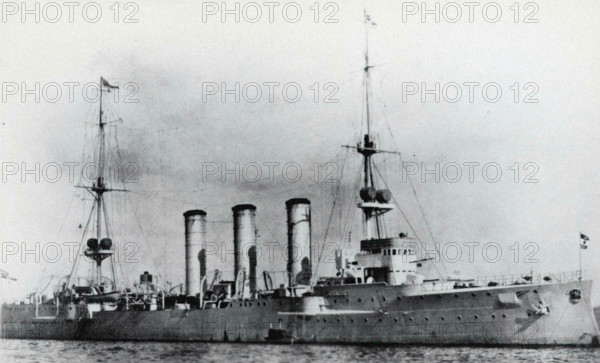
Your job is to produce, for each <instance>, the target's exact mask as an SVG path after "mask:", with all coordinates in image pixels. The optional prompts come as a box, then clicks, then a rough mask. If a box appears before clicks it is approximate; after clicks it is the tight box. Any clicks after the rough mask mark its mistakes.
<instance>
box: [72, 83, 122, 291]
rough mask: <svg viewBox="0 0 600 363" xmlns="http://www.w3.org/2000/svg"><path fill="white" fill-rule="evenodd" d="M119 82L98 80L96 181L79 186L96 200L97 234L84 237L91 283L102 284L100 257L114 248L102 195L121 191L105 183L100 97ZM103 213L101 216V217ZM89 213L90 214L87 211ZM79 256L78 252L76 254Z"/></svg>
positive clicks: (102, 113)
mask: <svg viewBox="0 0 600 363" xmlns="http://www.w3.org/2000/svg"><path fill="white" fill-rule="evenodd" d="M116 88H118V86H113V85H111V84H110V83H108V81H106V80H105V79H104V78H103V77H100V83H99V95H100V109H99V112H98V133H99V134H98V135H99V137H98V139H99V143H98V156H97V160H96V163H97V164H96V166H97V168H96V170H97V171H96V176H95V179H94V180H95V181H94V183H93V184H92V185H91V186H80V187H82V188H85V189H86V190H87V191H88V192H90V194H92V196H93V197H94V200H95V204H94V207H93V208H92V213H93V212H94V209H95V213H96V238H89V239H88V240H87V248H86V249H85V250H84V255H85V256H86V257H88V258H90V259H92V260H93V261H94V262H95V263H96V266H95V269H92V285H95V286H97V287H103V280H102V278H103V277H102V261H104V260H105V259H107V258H109V257H110V258H112V256H113V253H114V250H113V249H112V240H111V239H110V238H109V237H110V231H109V229H108V217H107V211H106V203H105V202H104V195H105V193H107V192H111V191H124V190H120V189H112V188H108V187H107V185H106V183H105V169H106V165H105V164H106V157H105V154H106V135H105V126H106V125H107V124H108V123H110V122H106V121H105V120H104V117H103V116H104V110H103V109H102V101H103V94H104V93H105V92H109V93H110V90H111V89H116ZM103 216H104V218H103ZM90 217H91V215H90ZM102 223H104V225H105V227H106V228H105V230H104V231H103V228H102ZM83 233H84V236H85V234H86V233H87V225H86V230H84V232H83ZM79 257H80V256H78V258H79ZM76 265H77V261H75V263H74V265H73V269H72V271H71V275H70V276H69V281H68V283H67V287H68V286H70V285H71V283H72V281H73V278H74V272H75V268H76ZM111 274H112V283H113V285H114V286H113V287H116V285H117V281H116V278H117V276H116V272H115V261H112V271H111Z"/></svg>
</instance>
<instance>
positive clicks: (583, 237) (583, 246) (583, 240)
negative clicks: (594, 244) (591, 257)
mask: <svg viewBox="0 0 600 363" xmlns="http://www.w3.org/2000/svg"><path fill="white" fill-rule="evenodd" d="M579 238H581V244H580V245H579V246H580V247H581V249H582V250H585V249H587V248H588V246H587V241H589V240H590V238H589V237H588V236H586V235H585V234H583V233H581V232H579Z"/></svg>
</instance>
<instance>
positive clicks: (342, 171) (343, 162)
mask: <svg viewBox="0 0 600 363" xmlns="http://www.w3.org/2000/svg"><path fill="white" fill-rule="evenodd" d="M347 156H348V150H346V153H345V154H344V160H343V161H342V169H341V170H340V182H339V183H338V187H337V190H336V193H335V198H334V199H333V204H332V205H331V213H330V214H329V220H328V222H327V227H326V228H325V235H324V236H323V246H321V251H319V258H318V259H317V265H316V266H315V274H314V275H313V277H312V278H313V281H311V286H314V284H315V279H316V276H317V275H318V271H319V266H320V265H321V258H322V257H323V251H324V249H325V244H326V242H327V235H328V233H329V227H330V225H331V219H332V218H333V212H334V211H335V205H336V203H337V199H338V196H339V191H340V186H341V185H342V178H343V177H344V166H345V165H346V159H347Z"/></svg>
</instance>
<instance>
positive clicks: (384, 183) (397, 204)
mask: <svg viewBox="0 0 600 363" xmlns="http://www.w3.org/2000/svg"><path fill="white" fill-rule="evenodd" d="M375 171H376V172H377V174H378V175H379V177H380V178H381V181H383V185H384V186H385V188H386V189H389V187H388V186H387V183H386V182H385V179H383V176H382V175H381V173H380V172H379V169H378V168H377V166H375ZM392 199H393V200H394V204H396V206H397V207H398V210H399V211H400V213H401V214H402V217H404V220H405V221H406V223H407V224H408V226H409V228H410V230H411V231H412V233H413V234H414V235H415V237H416V238H417V240H418V241H419V242H421V244H423V240H422V239H421V238H419V235H417V232H416V231H415V229H414V228H413V226H412V224H411V223H410V221H409V220H408V217H407V216H406V214H405V213H404V211H403V210H402V208H401V207H400V204H399V203H398V201H397V200H396V197H395V196H394V194H392ZM436 251H437V249H436ZM425 256H427V252H425ZM432 265H433V267H434V268H435V271H436V272H437V273H438V275H439V276H440V278H441V279H442V280H444V279H445V277H444V276H442V274H441V273H440V271H439V270H438V268H437V266H436V264H435V263H432ZM444 269H445V268H444ZM446 275H448V272H446Z"/></svg>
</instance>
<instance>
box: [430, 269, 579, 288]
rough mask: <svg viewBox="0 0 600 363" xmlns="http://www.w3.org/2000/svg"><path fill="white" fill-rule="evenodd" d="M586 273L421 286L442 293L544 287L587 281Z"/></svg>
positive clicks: (467, 280)
mask: <svg viewBox="0 0 600 363" xmlns="http://www.w3.org/2000/svg"><path fill="white" fill-rule="evenodd" d="M586 275H587V273H586V271H583V274H582V273H581V272H580V271H567V272H560V273H547V274H520V275H493V276H481V277H476V278H472V279H457V280H448V281H435V282H432V283H425V284H423V285H421V289H422V291H442V290H453V289H460V288H475V287H494V286H514V285H543V284H552V283H557V282H569V281H577V280H579V279H580V276H582V279H584V280H585V279H586Z"/></svg>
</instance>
